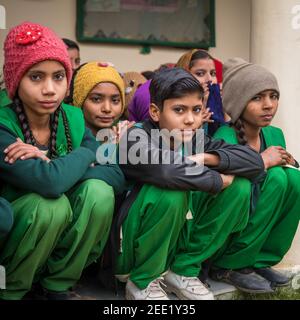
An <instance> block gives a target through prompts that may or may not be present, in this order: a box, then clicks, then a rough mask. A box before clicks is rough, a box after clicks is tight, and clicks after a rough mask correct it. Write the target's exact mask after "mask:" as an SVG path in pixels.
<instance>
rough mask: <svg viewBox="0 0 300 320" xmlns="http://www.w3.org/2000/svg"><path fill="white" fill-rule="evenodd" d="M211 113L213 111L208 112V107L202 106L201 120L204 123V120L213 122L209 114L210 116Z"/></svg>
mask: <svg viewBox="0 0 300 320" xmlns="http://www.w3.org/2000/svg"><path fill="white" fill-rule="evenodd" d="M213 114H214V113H213V112H210V109H209V108H203V111H202V120H203V123H204V122H209V123H212V122H214V120H213V119H211V116H212V115H213Z"/></svg>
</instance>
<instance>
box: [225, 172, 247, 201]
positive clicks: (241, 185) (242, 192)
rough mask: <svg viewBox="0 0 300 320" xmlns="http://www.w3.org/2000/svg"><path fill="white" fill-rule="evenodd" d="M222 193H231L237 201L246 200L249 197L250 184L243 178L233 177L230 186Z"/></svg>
mask: <svg viewBox="0 0 300 320" xmlns="http://www.w3.org/2000/svg"><path fill="white" fill-rule="evenodd" d="M224 191H225V192H228V193H231V194H232V195H233V196H235V197H237V198H238V199H239V201H241V200H248V199H250V196H251V182H250V181H249V180H248V179H245V178H240V177H235V178H234V180H233V182H232V184H231V185H230V186H229V187H228V188H227V189H225V190H224Z"/></svg>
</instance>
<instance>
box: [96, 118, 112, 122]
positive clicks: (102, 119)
mask: <svg viewBox="0 0 300 320" xmlns="http://www.w3.org/2000/svg"><path fill="white" fill-rule="evenodd" d="M96 119H97V120H99V121H101V122H103V123H111V122H113V121H114V117H96Z"/></svg>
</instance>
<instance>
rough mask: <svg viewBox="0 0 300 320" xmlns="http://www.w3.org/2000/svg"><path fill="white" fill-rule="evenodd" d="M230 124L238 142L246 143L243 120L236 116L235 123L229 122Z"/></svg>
mask: <svg viewBox="0 0 300 320" xmlns="http://www.w3.org/2000/svg"><path fill="white" fill-rule="evenodd" d="M231 126H232V127H233V128H234V130H235V132H236V135H237V139H238V143H239V144H241V145H246V144H247V143H248V141H247V138H246V133H245V127H244V123H243V120H242V119H241V118H238V119H237V120H236V122H235V123H231Z"/></svg>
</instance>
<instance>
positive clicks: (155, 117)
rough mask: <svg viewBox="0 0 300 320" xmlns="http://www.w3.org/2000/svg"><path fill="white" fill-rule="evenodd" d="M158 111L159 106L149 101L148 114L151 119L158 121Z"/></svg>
mask: <svg viewBox="0 0 300 320" xmlns="http://www.w3.org/2000/svg"><path fill="white" fill-rule="evenodd" d="M160 113H161V111H160V109H159V107H158V106H157V105H156V104H154V103H151V104H150V108H149V115H150V117H151V119H152V120H153V121H155V122H159V120H160Z"/></svg>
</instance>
